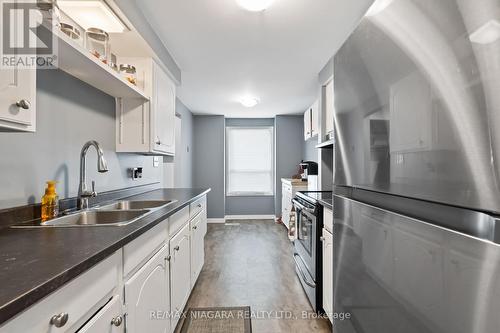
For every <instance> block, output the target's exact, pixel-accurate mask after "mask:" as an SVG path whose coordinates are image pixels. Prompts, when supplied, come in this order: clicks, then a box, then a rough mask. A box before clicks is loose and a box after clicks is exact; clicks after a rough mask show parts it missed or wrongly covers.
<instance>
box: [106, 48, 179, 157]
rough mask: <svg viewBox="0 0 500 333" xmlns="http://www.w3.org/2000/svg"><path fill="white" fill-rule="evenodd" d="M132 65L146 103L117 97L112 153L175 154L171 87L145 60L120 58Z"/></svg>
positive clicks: (162, 74)
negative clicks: (113, 151)
mask: <svg viewBox="0 0 500 333" xmlns="http://www.w3.org/2000/svg"><path fill="white" fill-rule="evenodd" d="M120 61H121V62H126V63H128V62H130V63H134V64H136V67H137V78H138V84H139V86H142V87H144V92H145V93H146V94H147V95H148V96H151V98H150V101H149V102H147V101H146V102H144V100H142V99H136V98H119V99H117V105H116V133H117V137H116V151H117V152H127V153H142V154H151V155H170V156H173V155H174V154H175V84H174V83H173V82H172V80H171V79H170V78H169V76H168V75H167V74H166V73H165V72H164V71H163V69H162V68H161V67H160V66H159V65H158V64H157V63H156V62H155V61H154V60H153V59H148V58H142V59H141V58H121V59H120Z"/></svg>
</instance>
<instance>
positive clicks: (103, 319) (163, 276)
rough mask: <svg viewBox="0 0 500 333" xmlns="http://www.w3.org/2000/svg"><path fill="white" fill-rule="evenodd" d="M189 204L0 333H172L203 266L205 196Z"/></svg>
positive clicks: (205, 228) (41, 302)
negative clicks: (189, 205)
mask: <svg viewBox="0 0 500 333" xmlns="http://www.w3.org/2000/svg"><path fill="white" fill-rule="evenodd" d="M191 206H192V207H191V208H190V207H185V208H183V209H181V210H179V211H178V212H177V213H175V214H173V215H172V216H170V217H169V218H168V220H165V221H163V222H160V223H159V224H157V225H156V226H154V227H153V228H151V229H150V230H148V231H146V232H145V233H144V234H142V235H141V236H139V237H137V238H136V239H134V240H133V241H132V242H130V243H128V244H126V245H125V246H124V247H123V248H122V249H121V250H119V251H116V252H115V253H114V254H112V255H111V256H109V257H108V258H107V259H105V260H103V261H102V262H100V263H98V264H97V265H95V266H94V267H93V268H91V269H89V270H88V271H87V272H85V273H83V274H81V276H79V277H77V278H75V279H74V280H72V281H71V282H69V283H68V284H66V285H64V286H62V287H61V288H59V289H58V290H56V291H55V292H53V293H52V294H50V295H49V296H47V297H45V298H44V299H43V300H41V301H40V302H38V303H37V304H35V305H33V306H31V307H30V308H28V309H27V310H25V311H23V312H22V313H20V314H18V315H17V316H15V317H14V318H12V319H11V320H9V321H7V322H6V323H4V324H3V325H2V326H0V333H10V332H42V333H63V332H78V333H124V332H127V333H145V332H147V333H171V332H173V331H174V330H175V327H176V325H177V323H178V321H179V315H180V314H182V311H183V310H184V307H185V306H186V302H187V300H188V298H189V295H190V294H191V290H192V288H193V285H194V283H195V282H196V279H197V277H198V275H199V274H200V271H201V268H202V267H203V262H204V237H205V233H206V230H207V225H206V197H202V198H201V199H199V200H197V201H195V202H194V203H193V204H192V205H191ZM190 216H192V218H191V220H190Z"/></svg>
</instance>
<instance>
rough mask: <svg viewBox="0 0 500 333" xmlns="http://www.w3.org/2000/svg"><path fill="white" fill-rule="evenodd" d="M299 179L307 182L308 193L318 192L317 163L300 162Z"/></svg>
mask: <svg viewBox="0 0 500 333" xmlns="http://www.w3.org/2000/svg"><path fill="white" fill-rule="evenodd" d="M299 166H300V169H301V170H302V171H301V174H300V176H301V178H302V180H303V181H307V189H308V190H309V191H317V190H318V163H316V162H314V161H302V162H301V163H300V164H299Z"/></svg>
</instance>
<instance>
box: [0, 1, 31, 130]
mask: <svg viewBox="0 0 500 333" xmlns="http://www.w3.org/2000/svg"><path fill="white" fill-rule="evenodd" d="M14 2H18V1H14ZM3 14H4V13H3V6H2V8H0V17H3ZM6 14H7V13H6ZM12 19H13V20H14V21H15V20H18V19H19V15H13V16H12ZM15 24H16V23H15V22H13V26H14V25H15ZM17 26H18V25H17ZM3 28H5V27H0V33H3ZM11 30H14V31H10V33H11V38H13V39H12V40H22V39H23V36H22V35H17V36H16V35H15V34H16V33H17V34H23V31H17V30H15V29H11ZM5 42H7V41H5ZM21 100H25V101H26V102H28V103H29V104H30V105H29V107H28V105H27V104H26V105H25V107H27V108H22V107H19V106H17V105H16V103H17V102H19V101H21ZM35 103H36V69H21V68H18V67H12V68H2V69H0V128H7V129H13V130H21V131H30V132H34V131H35V120H36V114H35V109H36V107H35Z"/></svg>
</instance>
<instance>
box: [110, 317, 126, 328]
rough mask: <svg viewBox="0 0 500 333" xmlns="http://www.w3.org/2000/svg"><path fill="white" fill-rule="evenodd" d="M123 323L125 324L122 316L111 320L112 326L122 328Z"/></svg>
mask: <svg viewBox="0 0 500 333" xmlns="http://www.w3.org/2000/svg"><path fill="white" fill-rule="evenodd" d="M122 322H123V317H122V316H118V317H115V318H113V319H111V324H112V325H115V326H120V325H121V324H122Z"/></svg>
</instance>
